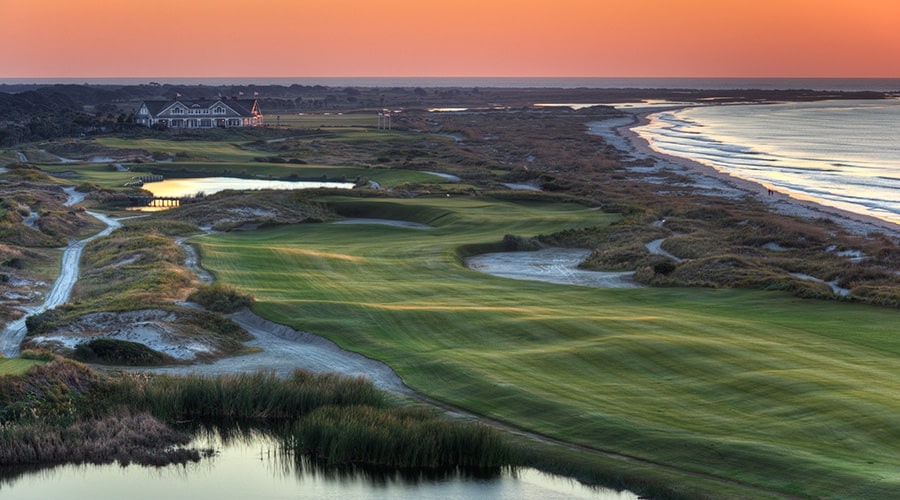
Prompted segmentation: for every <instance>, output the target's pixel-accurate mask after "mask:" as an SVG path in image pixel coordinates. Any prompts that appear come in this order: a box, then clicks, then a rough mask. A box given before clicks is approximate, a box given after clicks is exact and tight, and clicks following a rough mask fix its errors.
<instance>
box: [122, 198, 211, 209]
mask: <svg viewBox="0 0 900 500" xmlns="http://www.w3.org/2000/svg"><path fill="white" fill-rule="evenodd" d="M202 200H203V197H202V196H201V197H196V196H129V197H128V201H129V203H130V204H131V206H133V207H153V208H173V207H180V206H181V205H187V204H188V203H196V202H198V201H202Z"/></svg>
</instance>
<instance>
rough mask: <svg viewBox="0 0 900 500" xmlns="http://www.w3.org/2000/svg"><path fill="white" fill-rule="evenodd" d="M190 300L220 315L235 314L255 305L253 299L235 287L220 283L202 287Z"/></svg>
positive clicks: (189, 297) (192, 294)
mask: <svg viewBox="0 0 900 500" xmlns="http://www.w3.org/2000/svg"><path fill="white" fill-rule="evenodd" d="M188 300H190V301H192V302H196V303H198V304H200V305H202V306H203V307H205V308H207V309H209V310H210V311H215V312H220V313H233V312H236V311H239V310H240V309H243V308H245V307H250V306H251V305H253V297H251V296H250V295H245V294H243V293H240V292H239V291H238V290H237V289H236V288H235V287H233V286H229V285H222V284H219V283H216V284H213V285H201V286H200V287H199V288H198V289H197V290H195V291H194V292H192V293H191V294H190V295H189V296H188Z"/></svg>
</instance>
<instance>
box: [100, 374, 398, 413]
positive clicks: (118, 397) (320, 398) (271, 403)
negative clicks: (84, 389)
mask: <svg viewBox="0 0 900 500" xmlns="http://www.w3.org/2000/svg"><path fill="white" fill-rule="evenodd" d="M110 390H111V400H112V401H118V402H121V403H122V404H126V405H128V406H129V407H131V408H136V409H138V410H141V411H149V412H151V413H152V414H153V415H156V416H158V417H159V418H162V419H164V420H167V421H172V420H177V419H190V418H231V419H241V418H243V419H295V418H299V417H301V416H303V415H305V414H307V413H308V412H310V411H312V410H313V409H315V408H318V407H320V406H325V405H349V404H365V405H370V406H378V407H380V406H385V405H386V404H387V400H386V399H385V395H384V394H383V393H382V392H381V391H379V390H378V389H376V388H375V386H373V385H372V383H371V382H369V381H367V380H365V379H362V378H345V377H341V376H339V375H336V374H316V373H312V372H309V371H306V370H297V371H295V372H294V373H293V374H292V375H291V376H289V377H288V378H286V379H282V378H279V377H277V376H275V375H274V374H270V373H253V374H238V375H226V376H222V377H216V378H212V377H201V376H196V375H190V376H186V377H171V376H166V375H160V376H156V377H147V376H146V375H139V374H136V375H127V374H123V375H122V377H121V378H120V379H117V380H116V381H114V382H113V384H112V385H111V386H110Z"/></svg>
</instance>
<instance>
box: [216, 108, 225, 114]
mask: <svg viewBox="0 0 900 500" xmlns="http://www.w3.org/2000/svg"><path fill="white" fill-rule="evenodd" d="M216 114H217V115H224V114H225V108H223V107H222V106H216Z"/></svg>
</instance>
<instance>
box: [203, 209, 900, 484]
mask: <svg viewBox="0 0 900 500" xmlns="http://www.w3.org/2000/svg"><path fill="white" fill-rule="evenodd" d="M329 201H331V202H332V203H333V204H334V206H336V207H337V208H338V210H339V211H341V212H342V213H348V214H350V215H367V216H370V217H386V218H398V219H405V220H412V221H414V222H420V223H426V224H431V225H433V226H435V229H433V230H430V231H417V230H411V229H402V228H394V227H386V226H352V225H327V224H323V225H298V226H289V227H280V228H275V229H269V230H264V231H259V232H255V233H240V234H221V235H214V236H209V237H205V238H203V239H202V240H200V241H201V242H202V254H203V258H204V265H205V266H206V267H208V268H209V269H212V270H213V271H214V272H215V273H216V275H217V276H219V277H220V278H221V279H222V281H223V282H225V283H227V284H232V285H235V286H237V287H238V288H239V289H240V290H242V291H244V292H247V293H250V294H252V295H254V296H255V298H256V306H255V307H254V309H255V310H256V311H257V312H259V313H261V314H262V315H264V316H266V317H268V318H270V319H272V320H274V321H278V322H281V323H286V324H290V325H292V326H294V327H297V328H300V329H306V330H310V331H313V332H316V333H319V334H322V335H324V336H327V337H329V338H331V339H332V340H334V341H336V342H337V343H339V344H340V345H342V346H344V347H346V348H349V349H352V350H355V351H359V352H362V353H364V354H365V355H367V356H372V357H374V358H377V359H381V360H384V361H386V362H388V363H389V364H390V365H391V366H392V367H393V368H394V369H395V370H396V371H397V372H398V373H399V374H400V375H401V376H402V377H403V378H404V380H405V381H406V382H407V383H408V384H409V385H411V386H412V387H414V388H415V389H417V390H420V391H422V392H424V393H426V394H429V395H431V396H434V397H436V398H438V399H441V400H444V401H447V402H450V403H452V404H455V405H459V406H463V407H465V408H468V409H470V410H472V411H475V412H477V413H480V414H483V415H486V416H490V417H492V418H496V419H500V420H503V421H506V422H509V423H512V424H514V425H517V426H521V427H523V428H527V429H529V430H532V431H535V432H539V433H544V434H547V435H550V436H553V437H556V438H560V439H564V440H568V441H572V442H576V443H580V444H584V445H587V446H592V447H597V448H603V449H609V450H614V451H617V452H620V453H623V454H627V455H631V456H636V457H640V458H643V459H646V460H649V461H652V462H656V463H661V464H667V465H673V466H677V467H680V468H683V469H686V470H691V471H698V472H703V473H706V474H712V475H716V476H722V477H728V478H733V479H736V480H738V481H742V482H745V483H748V484H753V485H758V486H761V487H764V488H769V489H773V490H777V491H782V492H785V493H789V494H795V495H802V496H857V497H864V496H872V495H875V496H878V495H885V494H887V493H888V492H891V491H896V490H897V488H900V474H898V473H897V471H898V470H900V459H898V455H897V453H896V447H895V446H894V445H895V444H896V443H897V442H900V398H897V394H900V361H898V359H900V336H898V335H896V332H897V330H896V311H895V310H889V309H880V308H874V307H868V306H860V305H855V304H845V303H835V302H820V301H804V300H800V299H796V298H793V297H790V296H787V295H785V294H781V293H775V292H755V291H746V290H708V289H705V290H704V289H636V290H604V289H592V288H582V287H572V286H561V285H553V284H545V283H538V282H526V281H512V280H507V279H502V278H496V277H491V276H486V275H482V274H479V273H477V272H474V271H470V270H467V269H465V268H464V267H462V266H461V265H460V261H459V254H458V251H457V249H458V248H459V247H464V246H465V247H467V248H471V246H472V245H484V246H485V247H486V246H489V245H490V244H492V243H496V242H499V241H500V240H501V239H502V237H503V235H504V234H507V233H512V234H519V235H524V236H528V235H533V234H538V233H550V232H555V231H559V230H562V229H566V228H571V227H584V226H588V225H595V224H605V223H608V222H609V221H610V220H612V219H611V216H607V215H604V214H602V213H599V212H596V211H590V210H586V209H584V208H581V207H578V206H576V205H571V204H557V205H549V204H543V205H542V204H537V203H518V204H517V203H513V202H498V201H491V200H486V199H472V198H465V199H463V198H451V199H428V198H418V199H414V200H399V201H398V200H383V201H382V200H375V201H373V200H365V201H359V200H357V201H354V200H347V199H337V198H334V199H331V200H329ZM686 480H687V481H690V479H686Z"/></svg>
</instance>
